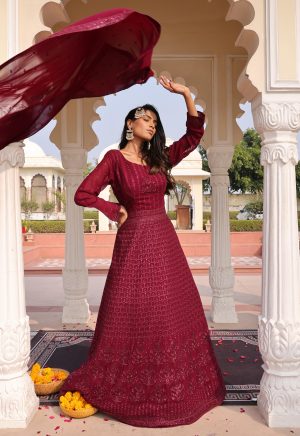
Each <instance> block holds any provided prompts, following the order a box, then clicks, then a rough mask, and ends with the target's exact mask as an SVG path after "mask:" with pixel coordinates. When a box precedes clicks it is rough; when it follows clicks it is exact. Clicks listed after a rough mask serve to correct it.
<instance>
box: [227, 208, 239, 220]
mask: <svg viewBox="0 0 300 436" xmlns="http://www.w3.org/2000/svg"><path fill="white" fill-rule="evenodd" d="M238 213H239V211H238V210H237V211H236V210H230V211H229V218H230V219H231V220H236V219H237V218H236V217H237V215H238Z"/></svg>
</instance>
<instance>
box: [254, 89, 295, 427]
mask: <svg viewBox="0 0 300 436" xmlns="http://www.w3.org/2000/svg"><path fill="white" fill-rule="evenodd" d="M278 98H280V97H278ZM252 110H253V116H254V123H255V127H256V129H257V131H258V132H259V133H260V134H261V136H262V150H261V164H262V165H263V166H264V224H263V280H262V313H261V315H260V316H259V330H258V333H259V348H260V352H261V354H262V357H263V360H264V364H263V369H264V374H263V377H262V380H261V385H260V394H259V396H258V407H259V410H260V412H261V413H262V415H263V416H264V418H265V420H266V422H267V423H268V425H269V426H271V427H299V426H300V277H299V272H300V268H299V267H300V264H299V244H298V222H297V198H296V180H295V165H296V164H297V161H298V155H297V138H296V133H297V130H298V129H299V128H300V103H289V102H282V103H262V102H261V100H260V97H259V98H257V99H256V101H254V102H253V103H252Z"/></svg>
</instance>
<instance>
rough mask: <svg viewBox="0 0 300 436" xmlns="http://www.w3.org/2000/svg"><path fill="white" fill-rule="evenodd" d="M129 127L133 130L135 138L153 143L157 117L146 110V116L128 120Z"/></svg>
mask: <svg viewBox="0 0 300 436" xmlns="http://www.w3.org/2000/svg"><path fill="white" fill-rule="evenodd" d="M127 126H128V127H129V126H130V127H131V128H132V129H133V135H134V137H135V138H140V139H142V140H143V141H151V139H152V138H153V136H154V135H155V132H156V126H157V117H156V115H155V113H154V112H152V111H151V110H146V111H145V115H144V116H142V117H140V118H137V119H136V120H128V122H127Z"/></svg>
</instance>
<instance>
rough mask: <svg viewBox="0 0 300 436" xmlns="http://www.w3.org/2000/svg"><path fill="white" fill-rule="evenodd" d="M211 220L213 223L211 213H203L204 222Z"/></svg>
mask: <svg viewBox="0 0 300 436" xmlns="http://www.w3.org/2000/svg"><path fill="white" fill-rule="evenodd" d="M207 220H210V221H211V212H203V221H205V222H206V221H207Z"/></svg>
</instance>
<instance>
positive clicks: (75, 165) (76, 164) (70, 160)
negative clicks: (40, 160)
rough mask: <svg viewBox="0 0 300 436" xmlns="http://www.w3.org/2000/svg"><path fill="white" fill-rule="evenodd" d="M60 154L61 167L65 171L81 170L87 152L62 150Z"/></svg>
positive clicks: (83, 150)
mask: <svg viewBox="0 0 300 436" xmlns="http://www.w3.org/2000/svg"><path fill="white" fill-rule="evenodd" d="M60 154H61V160H62V164H63V167H64V168H65V169H66V170H76V169H78V170H82V168H83V167H84V165H85V164H86V160H87V151H86V150H85V149H84V148H81V147H73V148H69V147H68V148H62V149H61V151H60Z"/></svg>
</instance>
